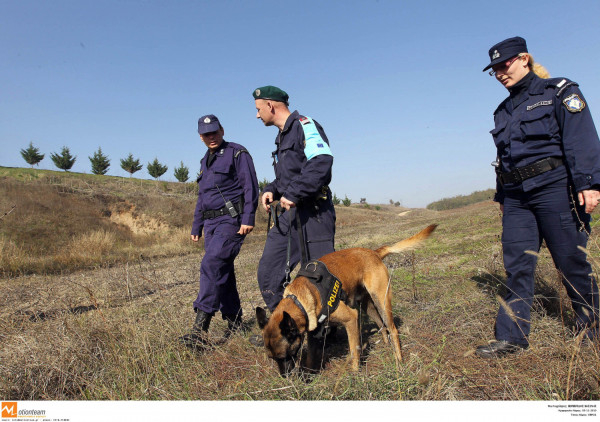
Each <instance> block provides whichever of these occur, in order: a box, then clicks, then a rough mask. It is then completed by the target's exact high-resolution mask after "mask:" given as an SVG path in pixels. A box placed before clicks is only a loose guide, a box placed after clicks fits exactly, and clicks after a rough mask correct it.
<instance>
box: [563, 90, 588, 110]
mask: <svg viewBox="0 0 600 422" xmlns="http://www.w3.org/2000/svg"><path fill="white" fill-rule="evenodd" d="M563 104H564V106H565V107H566V108H567V110H569V111H570V112H571V113H578V112H580V111H582V110H583V109H584V108H585V102H584V101H583V100H582V99H581V98H580V97H579V95H577V94H571V95H569V96H568V97H567V98H565V99H564V100H563Z"/></svg>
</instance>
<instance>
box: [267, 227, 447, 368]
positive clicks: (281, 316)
mask: <svg viewBox="0 0 600 422" xmlns="http://www.w3.org/2000/svg"><path fill="white" fill-rule="evenodd" d="M436 226H437V225H435V224H432V225H430V226H428V227H427V228H425V229H424V230H422V231H421V232H419V233H417V234H416V235H414V236H412V237H410V238H408V239H404V240H402V241H400V242H398V243H396V244H394V245H391V246H382V247H380V248H379V249H376V250H371V249H366V248H351V249H344V250H341V251H337V252H332V253H330V254H327V255H325V256H323V257H322V258H320V259H319V260H320V261H322V262H324V263H325V265H327V268H328V269H329V271H330V272H331V273H332V274H334V275H335V276H336V277H337V278H338V279H339V280H340V281H341V282H342V288H343V289H344V291H345V292H346V294H347V295H348V300H347V301H346V303H344V302H340V303H339V306H338V308H337V309H336V310H335V312H334V313H332V314H331V315H330V321H331V322H333V323H339V324H342V325H343V326H344V327H345V328H346V333H347V335H348V343H349V350H350V355H349V356H348V360H349V361H350V363H351V364H352V369H353V370H355V371H357V370H358V368H359V358H360V351H361V346H360V335H359V328H358V311H357V310H356V309H354V308H353V306H354V305H355V304H356V303H357V302H359V301H360V302H361V305H362V306H363V308H364V309H365V310H366V311H367V314H368V315H369V316H370V317H371V319H373V320H374V321H375V322H376V323H377V325H378V326H379V328H380V331H381V332H382V334H383V341H384V343H387V342H388V331H389V334H390V338H391V340H392V345H393V347H394V357H395V358H396V361H397V362H398V363H400V362H401V361H402V348H401V345H400V338H399V336H398V330H397V329H396V326H395V325H394V317H393V315H392V292H391V289H390V283H389V280H390V278H389V273H388V270H387V267H386V266H385V264H384V263H383V261H382V259H383V258H384V257H386V256H387V255H389V254H391V253H399V252H401V251H406V250H408V249H411V248H414V247H416V246H417V245H418V244H420V243H421V242H422V241H423V240H425V239H427V238H428V237H429V235H430V234H431V233H432V232H433V230H435V228H436ZM290 294H292V295H295V296H296V297H297V298H298V300H299V301H300V303H301V304H302V306H303V307H304V309H305V310H306V313H307V315H308V320H307V319H306V317H305V316H304V313H303V312H302V311H301V310H300V308H299V307H298V306H297V305H296V304H295V303H294V301H293V300H292V299H291V298H286V296H288V295H290ZM283 297H284V299H283V300H282V301H281V302H279V304H278V305H277V308H276V309H275V310H274V311H273V314H272V315H271V317H270V318H269V319H268V320H267V318H266V313H265V311H264V310H263V309H262V308H257V309H256V316H257V320H258V324H259V326H260V328H261V329H262V330H263V339H264V341H265V347H266V348H267V354H268V356H269V357H271V358H272V359H275V361H276V362H277V364H278V366H279V371H280V373H281V375H284V376H285V375H287V374H288V373H289V371H290V370H291V369H292V368H293V366H294V362H295V360H296V358H297V354H298V351H299V350H300V348H301V346H302V340H303V338H304V335H305V334H308V355H307V361H306V367H307V369H309V370H311V371H314V370H317V369H318V365H320V358H319V350H320V349H321V347H319V342H318V340H316V339H315V338H314V337H313V336H312V335H311V333H312V332H313V330H315V329H316V328H317V315H319V312H321V297H320V295H319V291H318V290H317V288H316V287H315V286H314V285H313V284H312V283H311V282H310V281H309V280H308V279H307V278H306V277H302V276H300V277H296V278H295V279H294V281H292V282H291V283H290V284H289V285H288V286H287V287H286V289H285V291H284V293H283Z"/></svg>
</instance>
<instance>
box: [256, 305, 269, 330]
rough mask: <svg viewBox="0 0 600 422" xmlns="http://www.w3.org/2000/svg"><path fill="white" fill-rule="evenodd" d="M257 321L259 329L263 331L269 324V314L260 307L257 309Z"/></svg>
mask: <svg viewBox="0 0 600 422" xmlns="http://www.w3.org/2000/svg"><path fill="white" fill-rule="evenodd" d="M256 321H257V322H258V327H259V328H260V329H261V330H262V329H263V328H265V326H266V325H267V322H269V318H267V312H266V311H265V310H264V309H263V308H261V307H260V306H257V307H256Z"/></svg>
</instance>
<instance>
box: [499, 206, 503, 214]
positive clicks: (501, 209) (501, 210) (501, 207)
mask: <svg viewBox="0 0 600 422" xmlns="http://www.w3.org/2000/svg"><path fill="white" fill-rule="evenodd" d="M500 214H504V204H500Z"/></svg>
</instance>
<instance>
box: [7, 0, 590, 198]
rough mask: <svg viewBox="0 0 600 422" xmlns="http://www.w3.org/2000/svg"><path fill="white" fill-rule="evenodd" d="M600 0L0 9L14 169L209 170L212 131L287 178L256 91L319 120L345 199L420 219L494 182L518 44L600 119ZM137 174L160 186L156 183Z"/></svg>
mask: <svg viewBox="0 0 600 422" xmlns="http://www.w3.org/2000/svg"><path fill="white" fill-rule="evenodd" d="M599 16H600V2H599V1H597V0H589V1H587V0H584V1H577V2H573V3H565V2H564V1H554V0H547V1H545V2H527V1H518V2H515V1H504V2H502V3H499V2H482V1H455V2H450V1H420V2H415V1H411V2H408V1H391V0H379V1H321V2H319V1H303V2H290V1H283V0H279V1H252V2H251V1H227V0H224V1H111V0H104V1H83V0H77V1H75V0H73V1H60V0H53V1H31V0H18V1H17V0H14V1H9V0H0V51H1V52H2V60H1V61H0V81H1V83H0V165H2V166H9V167H27V164H26V163H25V162H24V161H23V159H22V158H21V155H20V153H19V151H20V150H21V149H22V148H26V147H27V146H28V144H29V142H33V144H34V145H35V146H36V147H38V148H40V150H41V152H42V153H45V154H46V158H44V160H43V161H42V163H40V168H44V169H56V168H55V167H54V165H53V163H52V161H51V159H50V153H52V152H59V151H60V149H61V148H62V146H68V147H69V148H70V150H71V153H72V154H73V155H76V156H77V161H76V163H75V165H74V167H73V169H72V171H77V172H87V173H90V168H91V167H90V162H89V160H88V157H89V156H91V155H93V153H94V151H96V150H97V149H98V147H101V148H102V151H103V152H104V153H105V154H106V155H108V156H109V158H110V159H111V168H110V169H109V172H108V174H110V175H116V176H128V174H127V173H126V172H125V171H123V170H122V169H121V167H120V165H119V159H121V158H125V157H126V156H127V154H129V153H130V152H131V153H133V154H134V156H135V157H137V158H140V160H141V162H142V163H143V164H147V163H148V162H150V161H152V160H154V158H155V157H157V158H158V160H159V161H160V162H161V163H163V164H166V165H167V166H168V167H169V170H168V172H167V173H166V174H165V175H164V176H163V177H162V178H161V179H162V180H172V181H175V178H174V176H173V170H174V168H175V167H176V166H178V165H179V163H180V162H183V163H184V164H185V165H186V166H188V167H189V168H190V172H191V173H192V174H196V172H197V171H198V168H199V161H200V158H201V157H202V156H203V155H204V153H205V147H204V145H203V144H202V143H201V142H200V139H199V137H198V134H197V132H196V129H197V120H198V118H199V117H200V116H201V115H203V114H209V113H213V114H216V115H217V116H218V117H219V118H220V120H221V122H222V124H223V126H224V128H225V139H227V140H230V141H234V142H237V143H240V144H242V145H244V146H246V147H247V148H248V150H249V151H250V152H251V154H252V156H253V158H254V162H255V165H256V170H257V174H258V178H259V180H263V179H264V178H267V179H269V180H271V179H272V178H273V169H272V166H271V151H273V150H274V139H275V136H276V129H275V128H273V127H269V128H267V127H264V126H263V124H262V123H261V122H260V121H258V120H256V118H255V115H256V112H255V109H254V101H253V99H252V95H251V94H252V91H253V90H254V89H255V88H256V87H258V86H262V85H276V86H279V87H280V88H282V89H284V90H285V91H287V92H288V94H289V95H290V108H291V109H292V110H295V109H297V110H298V111H299V112H300V113H302V114H305V115H308V116H310V117H312V118H314V119H316V120H317V121H319V122H320V123H321V124H322V125H323V127H324V129H325V131H326V133H327V135H328V137H329V140H330V143H331V149H332V151H333V154H334V156H335V161H334V175H333V181H332V184H331V187H332V190H333V191H334V192H335V193H336V194H337V195H338V196H339V197H344V196H345V195H347V196H348V197H349V198H351V199H352V200H354V201H358V200H359V199H360V198H361V197H364V198H367V201H368V202H369V203H373V204H375V203H387V202H388V201H389V200H390V199H393V200H394V201H400V202H401V203H402V204H403V205H405V206H409V207H424V206H425V205H427V204H428V203H430V202H432V201H435V200H438V199H441V198H443V197H450V196H455V195H459V194H469V193H471V192H473V191H475V190H482V189H488V188H491V187H493V186H494V174H493V170H492V167H491V166H490V162H491V161H492V160H493V159H494V158H495V148H494V146H493V141H492V139H491V136H490V135H489V130H490V129H492V126H493V119H492V113H493V111H494V109H495V108H496V106H497V105H498V103H499V102H500V101H502V99H503V98H504V97H505V96H506V95H507V92H506V90H505V89H504V88H503V87H502V86H501V85H500V84H499V83H498V82H496V81H495V80H493V79H492V78H491V77H490V76H488V75H487V73H484V72H482V71H481V69H483V67H484V66H485V65H486V64H487V63H488V62H489V58H488V56H487V51H488V49H489V48H490V47H491V46H492V45H493V44H495V43H496V42H498V41H501V40H503V39H505V38H508V37H511V36H515V35H520V36H523V37H524V38H526V39H527V42H528V46H529V51H530V52H531V53H532V55H533V56H534V58H535V59H536V60H537V61H538V62H540V63H541V64H543V65H544V66H545V67H546V68H547V69H548V70H549V72H550V74H551V75H552V76H553V77H558V76H566V77H569V78H570V79H573V80H575V81H577V82H578V83H579V84H580V87H581V89H582V91H583V94H584V95H585V97H586V99H587V102H588V104H589V105H590V109H591V111H592V115H593V116H594V119H595V121H596V123H597V124H598V122H599V121H600V116H599V112H598V110H600V84H599V83H598V82H599V78H598V72H599V71H598V69H600V47H599V46H600V25H598V17H599ZM135 176H138V177H143V178H151V177H150V176H149V175H148V173H147V171H146V169H145V168H144V169H143V170H141V171H139V172H138V173H136V174H135Z"/></svg>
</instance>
